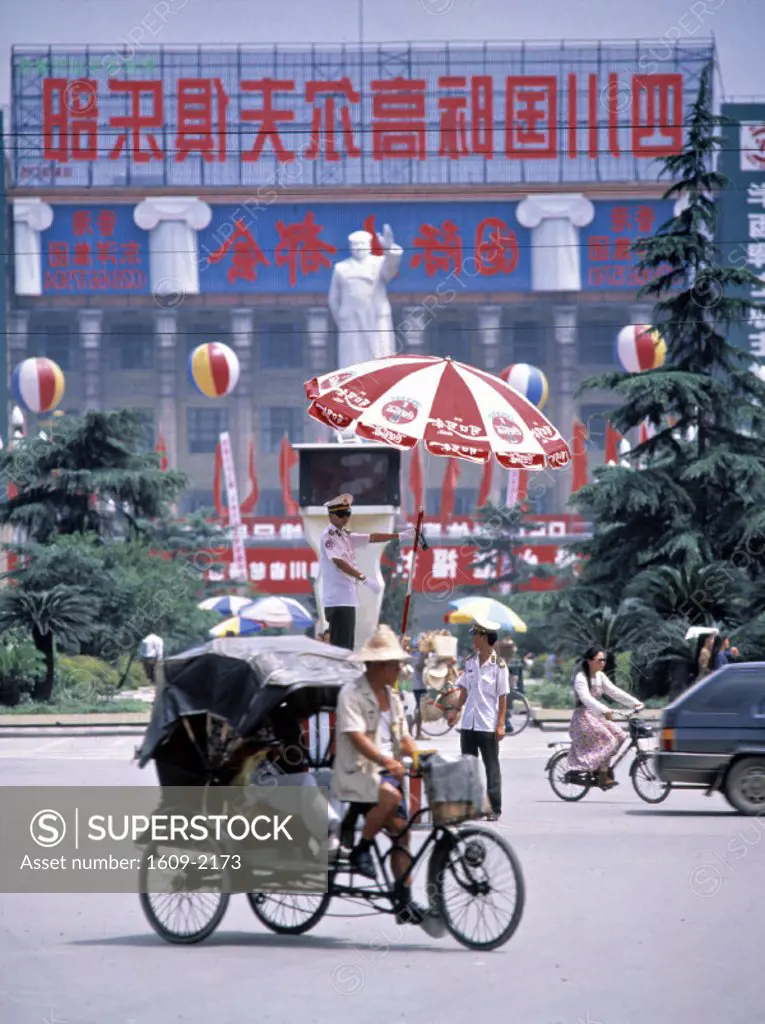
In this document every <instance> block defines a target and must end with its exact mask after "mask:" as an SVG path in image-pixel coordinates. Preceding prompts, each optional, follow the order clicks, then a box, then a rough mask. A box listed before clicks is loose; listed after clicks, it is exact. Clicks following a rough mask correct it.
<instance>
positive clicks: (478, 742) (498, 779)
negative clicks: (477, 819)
mask: <svg viewBox="0 0 765 1024" xmlns="http://www.w3.org/2000/svg"><path fill="white" fill-rule="evenodd" d="M460 749H461V751H462V753H463V754H472V755H473V757H478V755H479V754H480V755H481V759H482V760H483V765H484V768H485V769H486V790H487V792H488V794H489V802H490V803H491V809H492V811H494V813H495V814H501V813H502V773H501V771H500V767H499V740H498V739H497V734H496V733H495V732H482V731H481V730H479V729H463V730H462V732H461V733H460Z"/></svg>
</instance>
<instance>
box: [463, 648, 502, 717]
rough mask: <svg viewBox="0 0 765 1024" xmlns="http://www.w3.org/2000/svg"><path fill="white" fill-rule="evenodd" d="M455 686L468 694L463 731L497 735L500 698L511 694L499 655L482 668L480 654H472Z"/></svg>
mask: <svg viewBox="0 0 765 1024" xmlns="http://www.w3.org/2000/svg"><path fill="white" fill-rule="evenodd" d="M456 685H457V686H459V687H460V689H462V690H467V700H466V701H465V707H464V709H463V712H462V728H463V729H475V730H477V731H478V732H494V731H495V730H496V728H497V725H498V722H497V709H498V705H499V698H500V697H501V696H502V695H503V694H506V693H509V692H510V676H509V673H508V671H507V665H506V664H505V663H504V662H503V661H502V660H501V659H500V658H498V657H497V652H496V651H492V652H491V654H490V655H489V657H488V659H487V660H486V661H485V662H484V663H483V665H481V664H480V662H479V660H478V653H477V652H476V653H475V654H471V656H470V657H469V658H468V659H467V660H466V662H465V669H464V672H463V673H462V675H461V676H460V677H459V679H458V680H457V683H456Z"/></svg>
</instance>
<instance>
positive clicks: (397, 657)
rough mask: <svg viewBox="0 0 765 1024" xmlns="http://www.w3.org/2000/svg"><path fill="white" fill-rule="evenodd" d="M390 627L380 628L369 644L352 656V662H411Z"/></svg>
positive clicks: (369, 640) (368, 641)
mask: <svg viewBox="0 0 765 1024" xmlns="http://www.w3.org/2000/svg"><path fill="white" fill-rule="evenodd" d="M410 657H411V655H409V654H407V652H406V651H405V650H404V648H403V647H402V646H401V644H400V643H399V639H398V637H397V636H396V634H395V633H394V632H393V630H392V629H391V628H390V626H378V627H377V629H376V630H375V631H374V633H373V634H372V636H371V637H370V638H369V639H368V640H367V642H366V643H365V644H364V645H363V646H362V647H360V648H359V649H358V651H354V653H353V654H352V655H351V656H350V658H349V660H350V661H363V662H368V661H409V659H410Z"/></svg>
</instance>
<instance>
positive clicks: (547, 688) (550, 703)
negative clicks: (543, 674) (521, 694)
mask: <svg viewBox="0 0 765 1024" xmlns="http://www.w3.org/2000/svg"><path fill="white" fill-rule="evenodd" d="M526 696H527V698H528V699H529V701H530V702H531V703H533V704H539V706H540V707H542V708H549V709H556V708H565V709H569V708H571V709H572V710H573V707H574V698H573V691H572V689H571V685H570V684H569V683H566V684H562V683H540V684H539V685H538V686H535V687H533V689H532V688H531V687H529V689H528V690H527V691H526Z"/></svg>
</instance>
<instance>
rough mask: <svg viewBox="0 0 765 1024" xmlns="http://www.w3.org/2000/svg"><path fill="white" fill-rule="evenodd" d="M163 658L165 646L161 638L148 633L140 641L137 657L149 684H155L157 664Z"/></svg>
mask: <svg viewBox="0 0 765 1024" xmlns="http://www.w3.org/2000/svg"><path fill="white" fill-rule="evenodd" d="M164 656H165V644H164V641H163V640H162V637H161V636H157V634H156V633H149V635H148V636H145V637H144V638H143V640H142V641H141V646H140V647H139V649H138V657H139V658H140V659H141V664H142V665H143V670H144V672H145V673H146V678H147V679H148V680H149V682H150V683H155V682H156V670H157V662H158V661H162V659H163V658H164Z"/></svg>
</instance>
